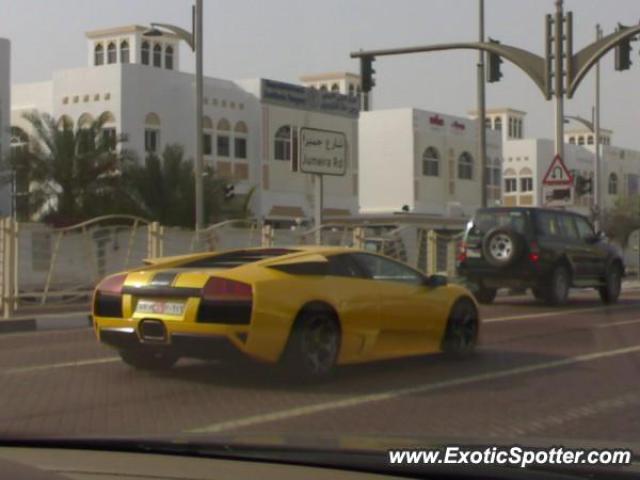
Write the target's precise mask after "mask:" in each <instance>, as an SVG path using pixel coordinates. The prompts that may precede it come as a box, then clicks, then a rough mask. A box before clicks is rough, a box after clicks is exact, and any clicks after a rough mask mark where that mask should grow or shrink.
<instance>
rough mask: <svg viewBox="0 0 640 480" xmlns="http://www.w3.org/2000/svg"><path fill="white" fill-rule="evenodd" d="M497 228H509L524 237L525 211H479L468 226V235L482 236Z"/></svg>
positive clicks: (525, 225) (525, 226) (525, 227)
mask: <svg viewBox="0 0 640 480" xmlns="http://www.w3.org/2000/svg"><path fill="white" fill-rule="evenodd" d="M495 227H509V228H511V229H513V230H515V231H516V232H518V233H521V234H523V235H524V234H525V233H526V229H527V213H526V211H524V210H479V211H478V212H476V214H475V216H474V217H473V220H472V221H471V222H470V223H469V225H468V226H467V235H468V236H482V235H484V234H485V233H487V232H488V231H489V230H491V229H492V228H495Z"/></svg>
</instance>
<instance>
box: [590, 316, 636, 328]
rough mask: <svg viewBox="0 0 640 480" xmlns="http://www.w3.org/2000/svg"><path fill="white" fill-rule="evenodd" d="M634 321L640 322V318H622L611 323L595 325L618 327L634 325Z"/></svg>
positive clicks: (595, 326) (596, 326) (597, 326)
mask: <svg viewBox="0 0 640 480" xmlns="http://www.w3.org/2000/svg"><path fill="white" fill-rule="evenodd" d="M634 323H640V318H636V319H635V320H621V321H619V322H611V323H600V324H597V325H594V326H593V327H594V328H608V327H616V326H618V325H632V324H634Z"/></svg>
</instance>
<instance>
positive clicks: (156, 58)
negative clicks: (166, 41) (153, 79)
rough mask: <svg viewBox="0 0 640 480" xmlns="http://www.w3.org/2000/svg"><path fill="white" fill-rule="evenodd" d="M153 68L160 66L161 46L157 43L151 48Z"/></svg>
mask: <svg viewBox="0 0 640 480" xmlns="http://www.w3.org/2000/svg"><path fill="white" fill-rule="evenodd" d="M153 66H154V67H161V66H162V46H161V45H160V44H159V43H156V44H155V45H154V46H153Z"/></svg>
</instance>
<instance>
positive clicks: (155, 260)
mask: <svg viewBox="0 0 640 480" xmlns="http://www.w3.org/2000/svg"><path fill="white" fill-rule="evenodd" d="M211 253H212V252H208V253H205V254H202V256H206V255H211ZM194 258H197V256H196V255H194V254H193V253H189V254H186V255H172V256H169V257H151V258H143V259H142V263H143V264H144V265H158V264H160V263H169V262H176V261H180V260H187V259H194Z"/></svg>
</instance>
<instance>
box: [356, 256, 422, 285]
mask: <svg viewBox="0 0 640 480" xmlns="http://www.w3.org/2000/svg"><path fill="white" fill-rule="evenodd" d="M353 257H354V258H355V260H356V261H357V262H358V265H359V266H360V267H361V268H362V269H363V270H364V271H365V272H366V273H367V275H368V276H369V278H371V279H373V280H380V281H387V282H401V283H409V284H412V285H419V284H420V283H422V280H423V277H422V275H420V274H419V273H418V272H416V271H414V270H413V269H411V268H409V267H407V266H405V265H402V264H401V263H398V262H394V261H393V260H389V259H387V258H384V257H379V256H378V255H368V254H366V253H357V254H355V255H353Z"/></svg>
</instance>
